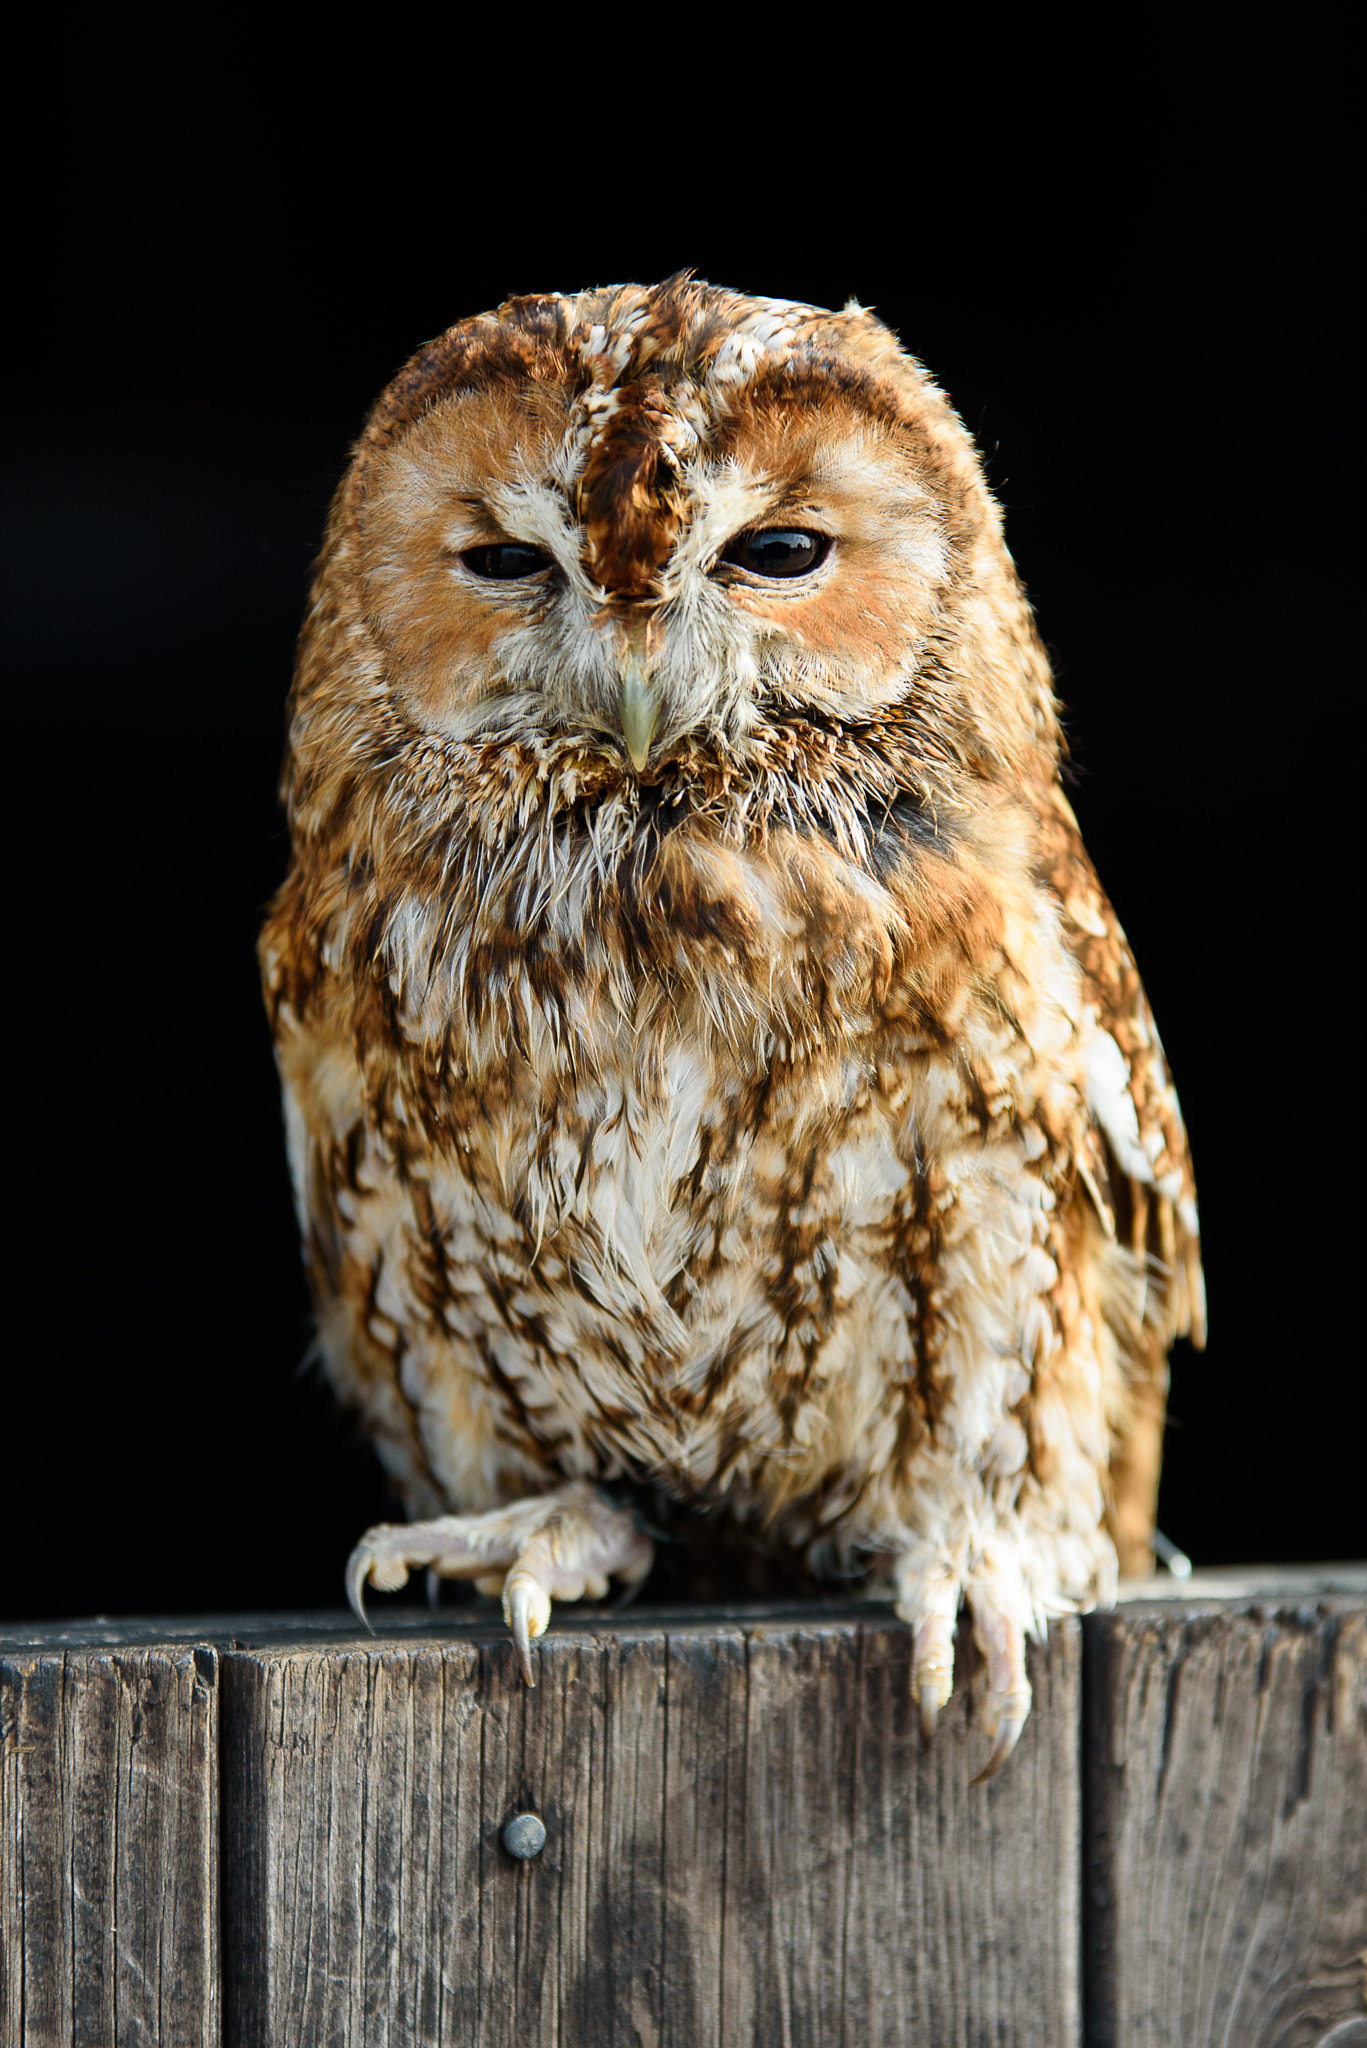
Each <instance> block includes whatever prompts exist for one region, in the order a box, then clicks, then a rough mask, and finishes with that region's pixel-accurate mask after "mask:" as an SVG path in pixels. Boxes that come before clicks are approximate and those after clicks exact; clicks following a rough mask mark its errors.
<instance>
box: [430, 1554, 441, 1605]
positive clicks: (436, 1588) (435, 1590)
mask: <svg viewBox="0 0 1367 2048" xmlns="http://www.w3.org/2000/svg"><path fill="white" fill-rule="evenodd" d="M427 1605H428V1608H429V1609H430V1611H431V1612H432V1613H433V1614H435V1613H436V1611H437V1609H438V1608H439V1607H440V1606H441V1573H440V1572H439V1571H438V1570H437V1568H436V1566H435V1565H433V1564H429V1565H428V1567H427Z"/></svg>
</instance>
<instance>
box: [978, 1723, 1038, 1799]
mask: <svg viewBox="0 0 1367 2048" xmlns="http://www.w3.org/2000/svg"><path fill="white" fill-rule="evenodd" d="M1024 1726H1025V1716H1024V1715H1023V1714H1021V1715H1019V1716H1017V1715H1015V1714H1003V1715H1002V1717H1001V1719H1000V1721H998V1723H997V1733H996V1737H995V1739H994V1740H993V1743H992V1754H991V1755H990V1756H989V1757H988V1759H987V1762H986V1763H985V1764H984V1765H983V1767H982V1769H981V1770H980V1771H979V1773H978V1775H977V1777H976V1778H970V1779H969V1781H968V1782H969V1784H970V1785H985V1784H986V1783H987V1781H988V1779H989V1778H994V1777H995V1776H996V1775H997V1772H998V1771H999V1770H1000V1769H1001V1767H1002V1765H1003V1764H1004V1763H1005V1762H1006V1759H1007V1758H1008V1757H1009V1756H1010V1754H1011V1752H1012V1750H1013V1749H1014V1748H1015V1746H1016V1744H1017V1743H1018V1742H1019V1741H1020V1733H1021V1729H1022V1728H1023V1727H1024Z"/></svg>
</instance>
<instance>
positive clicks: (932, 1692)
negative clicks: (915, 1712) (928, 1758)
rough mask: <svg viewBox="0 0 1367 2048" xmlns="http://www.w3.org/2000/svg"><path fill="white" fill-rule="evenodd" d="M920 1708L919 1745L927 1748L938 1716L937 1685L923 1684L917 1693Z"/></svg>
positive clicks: (938, 1693)
mask: <svg viewBox="0 0 1367 2048" xmlns="http://www.w3.org/2000/svg"><path fill="white" fill-rule="evenodd" d="M917 1703H918V1705H919V1706H920V1709H921V1746H922V1748H924V1749H929V1748H930V1745H931V1743H932V1742H934V1740H935V1724H936V1722H937V1721H938V1720H939V1718H940V1689H939V1687H938V1686H937V1685H923V1686H922V1687H921V1689H920V1691H919V1693H918V1694H917Z"/></svg>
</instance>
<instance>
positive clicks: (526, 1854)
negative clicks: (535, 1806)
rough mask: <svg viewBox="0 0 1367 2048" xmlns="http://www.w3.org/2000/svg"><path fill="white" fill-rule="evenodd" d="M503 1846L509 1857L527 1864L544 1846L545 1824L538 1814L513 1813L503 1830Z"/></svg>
mask: <svg viewBox="0 0 1367 2048" xmlns="http://www.w3.org/2000/svg"><path fill="white" fill-rule="evenodd" d="M503 1846H504V1848H505V1849H506V1850H507V1851H508V1854H509V1855H510V1856H516V1857H517V1858H518V1860H519V1861H520V1862H522V1863H526V1862H528V1861H529V1860H530V1859H531V1858H532V1857H533V1856H539V1855H540V1854H541V1851H542V1850H543V1849H544V1848H545V1846H546V1823H545V1822H544V1821H543V1820H542V1819H541V1817H540V1815H539V1814H535V1813H515V1814H514V1815H513V1817H512V1819H511V1820H510V1821H509V1822H508V1825H507V1826H506V1827H505V1828H504V1830H503Z"/></svg>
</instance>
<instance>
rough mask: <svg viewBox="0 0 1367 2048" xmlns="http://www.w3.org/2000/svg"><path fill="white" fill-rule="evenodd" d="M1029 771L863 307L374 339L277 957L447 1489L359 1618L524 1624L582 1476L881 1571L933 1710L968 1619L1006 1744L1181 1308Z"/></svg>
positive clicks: (1154, 1416) (922, 430) (996, 598)
mask: <svg viewBox="0 0 1367 2048" xmlns="http://www.w3.org/2000/svg"><path fill="white" fill-rule="evenodd" d="M766 534H767V535H768V536H770V538H769V540H768V541H763V540H762V539H757V536H764V535H766ZM775 535H786V536H788V538H787V539H780V540H775V539H774V536H775ZM808 557H810V558H811V559H810V560H809V559H808ZM794 563H796V564H797V568H796V570H795V571H794V572H793V573H784V574H777V573H775V566H776V565H778V566H780V567H782V566H785V565H786V566H788V567H791V565H792V564H794ZM1059 758H1060V735H1059V727H1058V720H1057V714H1056V708H1055V703H1054V698H1053V694H1052V689H1051V683H1050V675H1049V667H1048V662H1047V659H1046V656H1045V654H1044V650H1043V648H1042V646H1041V643H1040V640H1039V637H1038V634H1037V632H1036V630H1035V626H1034V621H1033V619H1032V616H1031V613H1030V609H1029V606H1028V603H1027V601H1026V598H1025V596H1024V593H1023V591H1022V589H1021V585H1020V582H1019V580H1018V578H1017V575H1016V572H1015V569H1014V567H1013V564H1012V562H1011V558H1010V556H1009V555H1008V553H1007V551H1006V547H1005V544H1004V542H1003V538H1002V527H1001V519H1000V515H999V513H998V510H997V508H996V506H995V504H994V503H993V501H992V499H991V497H990V496H989V494H988V491H987V488H986V485H985V483H984V481H983V477H982V473H981V469H980V467H979V463H978V459H977V456H976V454H975V452H974V449H973V446H972V443H971V441H970V439H969V437H968V435H967V434H966V433H965V431H964V429H963V427H962V426H961V425H960V423H959V421H958V419H957V418H956V416H955V414H954V413H953V411H952V410H951V409H950V407H949V405H948V403H947V402H946V400H945V399H944V397H943V396H942V395H941V393H940V392H939V391H938V390H937V389H936V387H935V385H934V384H933V383H932V382H931V381H930V379H929V377H928V376H927V375H926V373H925V372H924V371H923V370H922V369H921V367H920V366H919V365H918V364H917V363H916V362H914V361H913V360H912V359H911V358H909V357H908V356H907V355H905V354H904V353H903V352H902V351H901V350H900V348H899V347H898V344H897V342H896V339H895V338H894V336H893V335H892V334H891V333H890V332H889V331H888V330H887V329H886V328H885V327H883V326H882V325H881V324H880V323H879V322H878V321H877V320H876V319H874V318H873V317H872V316H871V315H870V314H868V313H866V312H864V311H862V310H860V309H859V308H858V307H854V306H851V307H849V308H847V309H846V310H845V311H844V312H843V313H838V314H836V313H827V312H824V311H821V310H819V309H816V308H812V307H808V306H800V305H791V304H788V303H786V302H780V301H774V300H764V299H749V298H745V297H742V296H739V295H737V294H735V293H732V292H727V291H721V290H717V289H714V288H712V287H710V286H707V285H705V284H702V283H701V282H698V281H694V280H692V279H688V278H681V279H673V280H671V281H670V282H669V283H668V284H665V285H662V286H659V287H656V288H653V289H646V288H643V287H639V286H622V287H619V288H616V289H612V290H606V291H602V292H596V293H589V294H585V295H583V296H582V297H580V298H577V299H566V298H556V297H544V298H526V299H517V300H512V301H510V302H509V303H508V304H507V305H505V306H503V307H501V308H499V310H498V311H497V312H496V313H491V314H486V315H483V316H480V317H478V318H475V319H471V320H468V321H465V322H462V323H461V324H459V325H457V326H456V327H453V328H451V329H450V330H449V331H448V332H447V333H446V334H444V335H442V336H441V337H439V338H438V339H437V340H436V341H434V342H432V343H431V344H429V346H428V347H427V348H425V349H423V350H422V351H421V352H420V353H419V354H418V355H417V356H416V357H414V359H413V361H412V362H411V363H410V364H409V365H408V366H407V368H406V369H405V370H403V371H402V372H401V373H400V375H399V376H398V378H397V379H396V380H395V382H394V383H393V384H392V385H391V386H390V388H389V389H388V391H386V392H385V393H384V395H383V396H382V398H381V399H380V401H379V403H378V404H377V406H376V408H375V411H374V413H373V414H372V416H371V419H370V422H369V424H368V426H367V427H366V430H365V432H364V434H363V436H362V439H361V441H360V443H359V445H358V447H357V450H356V453H355V457H354V459H353V461H352V464H351V466H350V468H349V470H348V471H347V474H346V476H345V477H344V479H343V481H342V484H341V486H340V488H339V490H338V492H337V496H336V500H335V503H334V505H333V509H332V514H331V518H330V521H329V524H328V529H327V536H326V540H325V543H324V547H323V553H322V556H321V558H320V561H319V565H318V571H317V577H316V581H315V585H314V590H313V595H312V599H311V602H310V606H309V612H308V618H307V621H306V624H305V627H304V632H303V637H302V641H301V646H300V655H299V665H298V673H297V678H296V682H295V688H294V694H293V699H292V715H291V724H290V740H289V755H288V761H287V767H286V776H285V791H286V798H287V802H288V806H289V815H290V824H291V831H292V840H293V859H292V864H291V868H290V873H289V876H288V879H287V880H286V882H285V884H284V887H283V888H282V890H281V891H280V894H279V896H278V897H277V899H276V902H275V904H274V906H273V908H272V910H271V913H270V917H269V920H268V923H267V926H266V929H265V932H264V935H263V939H262V960H263V965H264V972H265V981H266V990H267V999H268V1003H269V1007H270V1013H271V1018H272V1022H273V1026H274V1031H275V1038H276V1046H277V1051H278V1055H279V1062H280V1069H281V1074H282V1077H283V1082H284V1091H285V1104H286V1118H287V1125H288V1136H289V1150H290V1158H291V1162H292V1166H293V1172H294V1179H295V1188H296V1193H297V1199H298V1205H299V1214H300V1221H301V1226H302V1229H303V1232H304V1240H305V1250H306V1257H307V1262H308V1267H309V1272H310V1276H311V1280H312V1285H313V1290H314V1295H315V1299H316V1303H317V1310H318V1324H319V1332H320V1337H321V1344H322V1352H323V1356H324V1359H325V1361H326V1363H327V1367H328V1370H329V1372H330V1374H331V1377H332V1379H333V1382H334V1384H335V1386H336V1387H337V1390H338V1392H339V1393H340V1394H341V1396H342V1397H343V1399H345V1400H346V1401H348V1402H350V1403H352V1404H353V1405H354V1406H355V1407H357V1408H358V1409H359V1410H360V1412H361V1414H362V1416H363V1417H364V1420H365V1423H366V1426H367V1427H368V1429H369V1430H370V1432H371V1434H372V1435H373V1437H374V1439H375V1441H376V1444H377V1445H378V1447H379V1450H380V1453H381V1456H382V1457H383V1459H384V1461H385V1464H386V1467H387V1469H388V1471H389V1472H390V1474H391V1476H392V1478H393V1479H394V1481H395V1483H396V1485H397V1487H398V1489H399V1491H400V1493H401V1495H402V1497H403V1499H404V1501H405V1504H406V1506H407V1508H408V1511H409V1513H410V1515H412V1516H414V1517H436V1518H437V1519H436V1520H435V1521H433V1522H431V1523H430V1524H429V1525H426V1526H424V1527H423V1528H420V1529H407V1528H403V1527H396V1528H394V1529H382V1530H379V1531H372V1532H371V1533H370V1535H369V1536H368V1537H367V1538H365V1539H364V1541H363V1543H362V1545H361V1546H360V1548H359V1549H358V1552H357V1554H356V1556H355V1558H354V1559H353V1564H352V1572H351V1583H352V1587H353V1592H354V1594H355V1596H356V1597H357V1598H358V1599H359V1594H360V1588H361V1586H362V1584H363V1583H364V1581H365V1580H366V1578H367V1577H370V1578H373V1579H374V1581H375V1582H376V1583H377V1584H382V1585H393V1584H397V1583H400V1582H401V1581H402V1578H403V1575H404V1573H405V1571H406V1569H407V1568H408V1566H410V1565H415V1564H422V1563H425V1562H428V1561H429V1560H431V1561H434V1562H435V1564H436V1567H437V1569H438V1570H444V1571H449V1572H453V1573H462V1574H465V1575H469V1576H472V1577H476V1578H477V1580H478V1582H479V1583H481V1584H482V1585H487V1586H488V1587H490V1588H491V1589H494V1590H497V1589H498V1588H500V1587H502V1589H503V1591H504V1598H505V1606H506V1608H507V1610H508V1612H509V1616H510V1619H511V1620H512V1622H513V1625H514V1628H515V1631H516V1633H517V1634H518V1636H519V1640H520V1642H521V1643H522V1644H523V1646H524V1653H525V1646H526V1643H527V1641H528V1639H529V1636H530V1635H531V1634H535V1633H537V1632H538V1630H539V1628H540V1627H544V1625H545V1618H546V1615H547V1614H548V1612H549V1605H550V1599H551V1598H552V1597H561V1598H563V1597H574V1596H575V1594H576V1593H577V1592H582V1591H583V1590H584V1589H585V1587H586V1586H587V1587H588V1588H589V1589H590V1590H596V1589H599V1588H601V1587H602V1585H603V1584H604V1582H605V1581H606V1579H607V1577H608V1576H609V1574H610V1573H612V1572H616V1573H617V1574H618V1575H619V1576H622V1577H625V1578H627V1579H634V1578H639V1577H640V1575H641V1574H642V1572H643V1571H644V1570H645V1569H646V1568H647V1567H648V1564H649V1549H650V1546H649V1543H648V1541H647V1540H646V1539H645V1538H644V1537H643V1536H642V1535H641V1534H640V1532H639V1530H638V1529H637V1528H636V1527H635V1525H634V1524H633V1522H632V1520H631V1516H630V1514H629V1512H627V1511H626V1510H625V1509H623V1510H620V1511H619V1510H617V1509H615V1508H614V1507H613V1506H612V1504H611V1502H610V1501H608V1500H605V1499H604V1498H603V1496H602V1495H600V1494H598V1493H595V1492H593V1491H592V1490H591V1489H590V1488H587V1487H586V1486H585V1485H584V1484H583V1482H590V1481H605V1482H613V1481H619V1482H622V1483H624V1484H625V1485H629V1486H634V1487H636V1488H649V1489H654V1490H655V1491H657V1492H658V1493H659V1494H660V1496H661V1497H663V1498H665V1499H667V1500H672V1501H676V1502H683V1503H687V1504H692V1505H693V1506H695V1507H697V1508H700V1509H702V1510H705V1511H707V1512H708V1513H709V1514H711V1515H712V1516H713V1517H714V1518H717V1519H719V1520H720V1522H721V1523H722V1525H723V1526H725V1527H734V1529H735V1532H736V1533H735V1535H734V1539H733V1542H734V1546H735V1548H736V1550H737V1551H738V1552H739V1551H740V1550H742V1549H743V1548H744V1546H746V1545H747V1544H751V1545H757V1546H762V1547H764V1548H766V1549H767V1550H769V1551H771V1552H773V1553H776V1554H779V1555H787V1556H790V1557H794V1558H797V1559H801V1560H803V1561H804V1562H805V1563H806V1564H808V1565H810V1566H811V1567H812V1568H813V1569H815V1570H817V1571H819V1572H832V1571H868V1572H870V1573H872V1574H875V1575H877V1576H879V1577H881V1579H882V1580H883V1581H884V1582H886V1583H889V1584H890V1585H891V1587H892V1589H893V1591H894V1594H895V1597H896V1600H897V1605H898V1611H899V1612H900V1613H901V1614H902V1615H903V1616H904V1617H905V1618H906V1620H907V1621H908V1622H910V1623H911V1624H912V1626H913V1627H914V1629H915V1631H916V1644H915V1656H914V1671H915V1676H914V1683H915V1685H916V1688H917V1691H918V1694H919V1697H920V1700H921V1704H922V1710H923V1717H924V1719H925V1721H926V1723H927V1725H930V1724H932V1723H933V1719H934V1714H935V1711H936V1709H937V1707H938V1705H939V1704H941V1703H942V1702H943V1699H944V1698H945V1697H947V1695H948V1691H949V1687H950V1683H951V1677H952V1635H953V1629H954V1625H955V1618H956V1615H957V1613H958V1609H959V1605H960V1601H961V1599H966V1600H967V1602H968V1604H969V1607H970V1608H971V1610H972V1616H973V1625H974V1630H975V1633H976V1635H977V1638H978V1640H979V1643H980V1645H981V1646H982V1648H983V1650H984V1652H985V1656H986V1686H987V1722H988V1726H989V1729H995V1731H996V1743H995V1747H994V1752H993V1759H992V1765H993V1766H995V1763H996V1762H998V1761H1000V1758H1001V1757H1002V1756H1003V1755H1004V1754H1005V1753H1006V1751H1007V1750H1008V1749H1009V1747H1010V1744H1011V1741H1012V1740H1013V1739H1014V1735H1015V1733H1016V1732H1017V1731H1018V1729H1019V1726H1020V1723H1021V1721H1022V1719H1023V1717H1024V1715H1025V1713H1026V1711H1027V1710H1028V1704H1029V1688H1028V1684H1027V1682H1026V1679H1025V1672H1024V1663H1023V1640H1022V1639H1023V1634H1024V1632H1026V1631H1029V1630H1031V1629H1037V1628H1038V1627H1039V1626H1040V1625H1041V1624H1042V1623H1043V1621H1044V1619H1045V1618H1046V1617H1047V1616H1048V1615H1049V1614H1051V1613H1058V1612H1063V1611H1068V1610H1073V1609H1077V1608H1079V1607H1085V1606H1087V1605H1089V1604H1091V1603H1092V1602H1095V1601H1097V1600H1106V1599H1107V1598H1109V1597H1110V1596H1111V1593H1112V1591H1113V1587H1114V1583H1115V1576H1116V1547H1115V1546H1116V1541H1117V1540H1118V1541H1119V1544H1120V1548H1121V1554H1122V1557H1123V1560H1124V1563H1125V1565H1126V1566H1127V1568H1129V1569H1137V1568H1142V1567H1143V1566H1144V1565H1145V1564H1146V1563H1147V1561H1148V1555H1149V1552H1148V1545H1149V1541H1150V1537H1151V1533H1152V1524H1153V1503H1154V1492H1155V1487H1156V1483H1157V1471H1158V1451H1159V1439H1160V1433H1161V1426H1162V1413H1163V1403H1164V1393H1165V1386H1166V1364H1165V1356H1166V1351H1167V1347H1168V1345H1169V1343H1170V1342H1171V1340H1172V1338H1173V1336H1174V1334H1176V1333H1178V1332H1183V1331H1187V1330H1190V1331H1191V1333H1192V1334H1193V1336H1194V1337H1196V1338H1197V1340H1198V1341H1199V1339H1200V1336H1201V1326H1202V1314H1203V1309H1202V1291H1201V1273H1200V1265H1199V1259H1198V1250H1197V1235H1196V1230H1197V1226H1196V1211H1195V1202H1194V1189H1193V1184H1192V1176H1191V1165H1190V1160H1189V1157H1188V1152H1187V1145H1186V1138H1185V1134H1184V1131H1183V1127H1182V1122H1181V1118H1180V1114H1179V1112H1178V1107H1177V1101H1176V1097H1175V1095H1174V1093H1173V1090H1172V1086H1171V1083H1170V1081H1169V1079H1168V1074H1167V1069H1166V1066H1165V1064H1164V1060H1163V1053H1162V1049H1161V1046H1160V1044H1159V1041H1158V1036H1157V1033H1156V1031H1155V1029H1154V1025H1153V1019H1152V1017H1151V1016H1150V1014H1149V1010H1148V1006H1147V1003H1146V1001H1145V997H1144V993H1143V989H1142V987H1141V985H1140V982H1139V979H1138V975H1137V973H1136V971H1135V967H1134V963H1133V961H1132V959H1131V956H1130V953H1129V949H1128V947H1127V945H1126V942H1125V938H1124V934H1123V933H1122V931H1121V929H1120V927H1119V925H1118V923H1117V922H1116V919H1115V916H1114V913H1113V912H1112V910H1111V907H1110V905H1109V903H1108V902H1107V900H1106V897H1105V896H1104V894H1103V893H1102V890H1101V888H1100V885H1099V883H1098V882H1097V879H1096V876H1095V874H1094V872H1093V869H1092V866H1091V863H1090V862H1089V860H1088V858H1087V855H1086V852H1085V850H1084V849H1083V846H1082V843H1081V839H1080V837H1079V834H1078V829H1077V825H1076V821H1075V820H1074V818H1073V815H1072V812H1071V810H1070V809H1069V806H1068V803H1067V801H1066V798H1065V796H1064V794H1063V791H1062V788H1061V786H1060V781H1059ZM552 1494H553V1495H554V1498H553V1499H548V1500H544V1501H543V1500H542V1497H544V1496H548V1495H552ZM529 1502H532V1503H536V1502H540V1503H541V1504H540V1505H531V1506H528V1505H523V1506H515V1504H517V1503H524V1504H525V1503H529ZM508 1510H511V1512H508ZM538 1532H539V1533H538ZM1113 1539H1114V1540H1113ZM529 1545H530V1546H531V1547H530V1548H529ZM505 1574H507V1575H508V1576H507V1578H506V1581H505ZM739 1578H740V1575H739V1571H738V1583H739ZM528 1667H529V1669H530V1664H529V1660H528Z"/></svg>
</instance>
